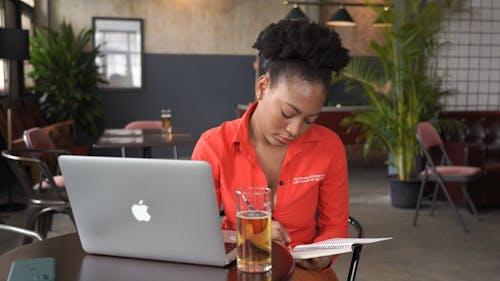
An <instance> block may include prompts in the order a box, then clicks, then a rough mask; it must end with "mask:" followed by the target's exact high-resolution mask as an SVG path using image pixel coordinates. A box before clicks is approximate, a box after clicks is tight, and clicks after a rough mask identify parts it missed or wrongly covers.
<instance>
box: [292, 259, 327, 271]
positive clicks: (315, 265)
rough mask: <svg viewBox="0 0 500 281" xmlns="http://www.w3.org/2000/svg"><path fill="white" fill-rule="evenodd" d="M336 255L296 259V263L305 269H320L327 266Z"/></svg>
mask: <svg viewBox="0 0 500 281" xmlns="http://www.w3.org/2000/svg"><path fill="white" fill-rule="evenodd" d="M333 257H335V256H327V257H319V258H312V259H306V260H295V263H296V264H297V265H298V266H300V267H302V268H305V269H309V270H320V269H324V268H326V267H327V266H328V265H329V264H330V263H331V262H332V258H333Z"/></svg>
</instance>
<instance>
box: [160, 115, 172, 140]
mask: <svg viewBox="0 0 500 281" xmlns="http://www.w3.org/2000/svg"><path fill="white" fill-rule="evenodd" d="M161 127H162V130H163V131H165V132H167V133H169V134H171V133H172V111H170V109H162V110H161Z"/></svg>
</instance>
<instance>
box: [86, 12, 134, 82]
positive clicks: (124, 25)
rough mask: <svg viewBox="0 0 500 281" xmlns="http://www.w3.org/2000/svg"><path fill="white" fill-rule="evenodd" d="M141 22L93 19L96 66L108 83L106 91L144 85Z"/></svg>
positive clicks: (124, 19) (118, 19) (123, 19)
mask: <svg viewBox="0 0 500 281" xmlns="http://www.w3.org/2000/svg"><path fill="white" fill-rule="evenodd" d="M142 22H143V20H142V19H126V18H97V17H96V18H93V24H94V47H98V46H99V48H100V51H101V54H102V55H101V56H99V57H98V58H96V64H97V66H98V67H99V72H100V73H101V75H102V77H103V78H104V79H105V80H107V81H108V84H107V85H103V86H102V87H103V88H106V89H141V88H142V86H143V75H142V63H143V62H142V59H143V58H142V53H143V50H142V49H143V47H142V46H143V34H142Z"/></svg>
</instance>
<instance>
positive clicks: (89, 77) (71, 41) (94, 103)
mask: <svg viewBox="0 0 500 281" xmlns="http://www.w3.org/2000/svg"><path fill="white" fill-rule="evenodd" d="M91 38H92V30H91V29H84V30H82V31H80V32H79V33H78V34H76V35H75V33H74V32H73V28H72V26H71V24H66V23H65V22H63V23H62V24H61V26H60V31H59V32H57V31H53V30H50V29H48V28H46V27H42V28H37V29H36V30H35V34H34V36H33V37H32V38H31V40H30V52H31V54H30V63H31V64H32V65H33V71H32V72H30V73H29V76H30V77H32V78H33V79H34V80H35V81H36V86H35V87H34V88H33V90H34V93H37V94H40V108H41V110H42V112H43V113H44V114H45V117H46V118H47V120H48V121H49V122H50V123H54V122H60V121H64V120H68V119H73V120H74V121H75V124H76V126H77V127H79V128H81V129H83V131H85V132H86V133H87V134H89V135H96V134H97V133H98V132H99V130H100V129H101V127H102V123H103V120H104V114H103V111H102V108H101V106H100V101H101V96H100V94H99V91H98V88H97V86H98V84H99V83H106V82H105V81H104V80H102V79H101V78H100V75H99V73H98V68H97V66H96V65H95V64H94V61H95V58H96V57H97V56H98V55H99V49H98V48H91V49H90V50H89V51H84V48H85V47H86V46H87V45H88V43H89V42H90V40H91Z"/></svg>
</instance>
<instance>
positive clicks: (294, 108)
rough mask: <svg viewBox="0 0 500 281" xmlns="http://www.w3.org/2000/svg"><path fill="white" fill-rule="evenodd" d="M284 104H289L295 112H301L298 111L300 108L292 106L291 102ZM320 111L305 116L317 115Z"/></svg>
mask: <svg viewBox="0 0 500 281" xmlns="http://www.w3.org/2000/svg"><path fill="white" fill-rule="evenodd" d="M286 104H287V105H288V106H290V107H291V108H292V109H293V110H295V112H297V113H302V111H300V110H299V109H298V108H297V107H296V106H294V105H293V104H291V103H289V102H286ZM320 113H321V111H319V112H316V113H312V114H309V115H307V116H317V115H319V114H320Z"/></svg>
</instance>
